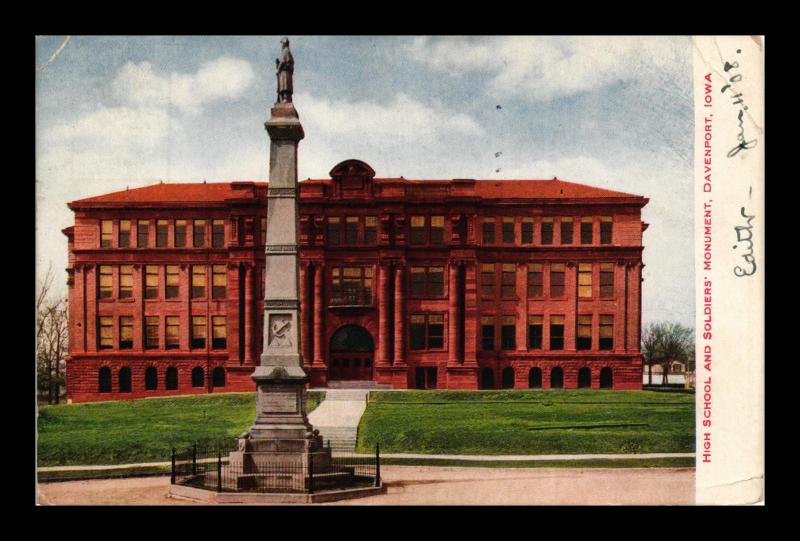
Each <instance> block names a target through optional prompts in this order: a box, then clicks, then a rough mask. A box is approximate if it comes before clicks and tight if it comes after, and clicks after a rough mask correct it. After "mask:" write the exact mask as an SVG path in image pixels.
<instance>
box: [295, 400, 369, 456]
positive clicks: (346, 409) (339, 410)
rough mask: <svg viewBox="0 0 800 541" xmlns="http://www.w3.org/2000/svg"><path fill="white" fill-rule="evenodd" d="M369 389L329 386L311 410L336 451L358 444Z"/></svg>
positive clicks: (315, 423) (311, 418)
mask: <svg viewBox="0 0 800 541" xmlns="http://www.w3.org/2000/svg"><path fill="white" fill-rule="evenodd" d="M368 394H369V390H368V389H328V390H327V391H326V392H325V400H323V401H322V402H321V403H320V405H319V406H317V409H315V410H314V411H312V412H311V413H309V414H308V420H309V422H310V423H311V425H312V426H313V427H314V428H315V429H317V430H319V433H320V435H321V436H322V439H323V441H324V442H325V444H326V445H327V444H328V442H330V445H331V448H332V449H334V450H336V451H353V450H355V448H356V438H357V436H358V423H359V422H360V421H361V416H362V415H363V414H364V411H365V410H366V409H367V395H368Z"/></svg>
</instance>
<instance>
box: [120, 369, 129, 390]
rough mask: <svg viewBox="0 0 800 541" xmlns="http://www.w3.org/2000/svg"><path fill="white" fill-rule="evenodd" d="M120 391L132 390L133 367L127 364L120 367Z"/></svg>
mask: <svg viewBox="0 0 800 541" xmlns="http://www.w3.org/2000/svg"><path fill="white" fill-rule="evenodd" d="M119 392H121V393H129V392H131V369H130V368H128V367H127V366H123V367H122V368H120V369H119Z"/></svg>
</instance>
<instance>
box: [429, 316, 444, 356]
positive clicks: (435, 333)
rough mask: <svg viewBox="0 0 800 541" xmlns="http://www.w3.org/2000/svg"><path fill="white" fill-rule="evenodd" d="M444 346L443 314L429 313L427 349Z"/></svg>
mask: <svg viewBox="0 0 800 541" xmlns="http://www.w3.org/2000/svg"><path fill="white" fill-rule="evenodd" d="M443 347H444V316H443V315H441V314H431V315H429V316H428V349H442V348H443Z"/></svg>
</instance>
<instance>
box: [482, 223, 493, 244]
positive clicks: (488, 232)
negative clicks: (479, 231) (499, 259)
mask: <svg viewBox="0 0 800 541" xmlns="http://www.w3.org/2000/svg"><path fill="white" fill-rule="evenodd" d="M483 243H484V244H494V218H484V220H483Z"/></svg>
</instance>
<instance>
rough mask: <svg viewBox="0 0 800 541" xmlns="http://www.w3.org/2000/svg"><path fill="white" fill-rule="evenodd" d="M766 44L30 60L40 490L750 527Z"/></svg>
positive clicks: (87, 55) (400, 45)
mask: <svg viewBox="0 0 800 541" xmlns="http://www.w3.org/2000/svg"><path fill="white" fill-rule="evenodd" d="M764 45H765V39H764V37H763V36H694V37H693V36H677V35H673V36H369V35H364V36H315V35H297V36H294V35H289V36H77V35H70V36H37V37H36V38H35V49H36V68H35V69H36V280H37V298H36V310H37V322H36V324H37V329H36V333H37V348H36V352H35V355H36V364H37V382H36V383H37V387H36V389H37V391H36V392H37V404H38V408H37V417H36V439H37V472H36V474H37V500H36V502H35V503H36V504H37V505H40V506H45V505H137V506H141V505H159V506H172V505H221V504H224V505H238V504H248V505H249V504H256V505H286V504H295V505H359V506H382V505H414V506H421V505H673V506H674V505H758V504H764V503H765V492H764V392H765V388H764V276H765V268H764V255H765V250H764V247H765V245H764V213H765V208H764V190H765V183H764V144H765V141H764Z"/></svg>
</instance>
